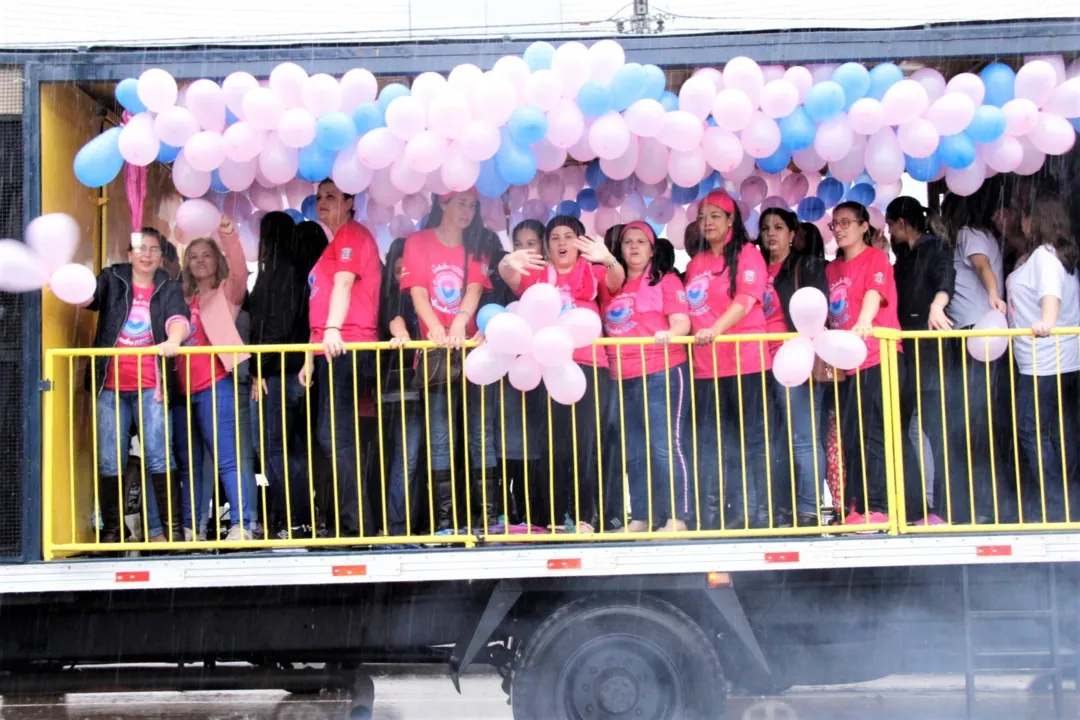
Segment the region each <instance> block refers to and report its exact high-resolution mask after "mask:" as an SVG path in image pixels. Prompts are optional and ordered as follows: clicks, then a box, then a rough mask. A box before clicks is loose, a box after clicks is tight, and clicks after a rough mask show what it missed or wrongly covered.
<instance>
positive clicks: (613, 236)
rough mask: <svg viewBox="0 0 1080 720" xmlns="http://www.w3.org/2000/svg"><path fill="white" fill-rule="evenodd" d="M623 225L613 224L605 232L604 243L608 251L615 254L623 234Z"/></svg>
mask: <svg viewBox="0 0 1080 720" xmlns="http://www.w3.org/2000/svg"><path fill="white" fill-rule="evenodd" d="M622 229H623V225H622V223H619V224H617V225H612V226H611V227H609V228H608V229H607V232H605V233H604V244H605V245H607V249H608V252H609V253H611V254H612V255H614V254H615V253H616V252H617V251H618V248H619V237H620V236H621V235H622Z"/></svg>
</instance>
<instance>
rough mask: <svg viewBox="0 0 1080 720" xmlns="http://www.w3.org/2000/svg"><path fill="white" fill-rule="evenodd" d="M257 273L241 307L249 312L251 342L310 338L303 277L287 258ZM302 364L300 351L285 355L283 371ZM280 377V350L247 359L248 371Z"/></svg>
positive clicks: (292, 370)
mask: <svg viewBox="0 0 1080 720" xmlns="http://www.w3.org/2000/svg"><path fill="white" fill-rule="evenodd" d="M261 272H265V273H266V274H265V275H264V276H263V277H260V278H259V280H258V281H257V283H256V285H255V289H254V290H253V291H252V292H251V293H248V298H247V301H246V302H245V304H244V309H245V310H247V311H248V313H249V314H250V315H251V340H250V343H249V344H251V345H306V344H307V343H308V342H309V341H310V338H311V330H310V327H309V325H308V297H309V292H310V291H309V290H308V285H307V278H306V277H303V276H301V275H300V272H301V271H300V269H299V268H296V267H295V266H293V264H292V263H291V262H290V261H286V260H281V261H279V262H278V263H277V264H276V265H275V266H273V267H271V268H268V269H265V270H263V271H261ZM303 365H304V353H302V352H290V353H286V354H285V373H286V374H287V375H296V374H297V373H299V372H300V368H301V367H303ZM260 371H261V373H262V375H261V376H262V377H264V378H267V377H280V376H281V353H276V352H268V353H263V356H262V360H261V361H257V360H256V358H255V357H252V359H251V370H250V372H251V374H252V375H259V373H260Z"/></svg>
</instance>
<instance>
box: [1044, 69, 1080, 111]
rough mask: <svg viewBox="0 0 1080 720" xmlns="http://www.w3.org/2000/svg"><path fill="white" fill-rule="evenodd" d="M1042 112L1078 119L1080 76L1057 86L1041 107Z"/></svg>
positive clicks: (1079, 109)
mask: <svg viewBox="0 0 1080 720" xmlns="http://www.w3.org/2000/svg"><path fill="white" fill-rule="evenodd" d="M1043 112H1048V113H1051V114H1054V115H1061V116H1062V117H1067V118H1077V117H1080V76H1077V77H1074V78H1071V79H1069V80H1066V81H1065V82H1063V83H1062V84H1061V85H1058V86H1057V87H1056V88H1055V89H1054V91H1053V92H1052V93H1050V98H1049V99H1048V100H1047V101H1046V104H1045V105H1043Z"/></svg>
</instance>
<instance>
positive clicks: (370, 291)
mask: <svg viewBox="0 0 1080 720" xmlns="http://www.w3.org/2000/svg"><path fill="white" fill-rule="evenodd" d="M339 272H349V273H352V274H353V275H355V276H356V279H355V280H354V281H353V286H352V291H351V292H350V294H349V309H348V311H347V312H346V313H345V320H344V321H342V323H341V327H340V328H339V331H340V332H341V339H342V340H344V341H345V342H374V341H376V340H378V339H379V331H378V325H379V287H380V285H381V284H382V262H381V261H380V260H379V247H378V246H377V245H376V244H375V240H374V238H372V237H371V233H369V232H368V231H367V228H365V227H364V226H363V225H361V224H360V223H358V222H353V221H349V222H347V223H345V224H344V225H342V226H341V228H340V229H338V231H337V233H336V234H335V235H334V240H333V242H331V243H330V244H329V245H327V246H326V249H325V250H323V252H322V255H320V256H319V261H318V262H317V263H315V267H313V268H312V269H311V274H310V275H308V285H309V286H310V288H311V298H310V300H309V305H308V319H309V322H310V324H311V342H313V343H321V342H322V341H323V335H324V333H325V332H326V320H327V318H328V317H329V316H330V296H331V294H332V293H333V291H334V275H336V274H337V273H339Z"/></svg>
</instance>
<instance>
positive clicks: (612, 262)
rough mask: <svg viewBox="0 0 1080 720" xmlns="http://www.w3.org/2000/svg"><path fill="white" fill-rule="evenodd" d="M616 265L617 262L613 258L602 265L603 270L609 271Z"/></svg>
mask: <svg viewBox="0 0 1080 720" xmlns="http://www.w3.org/2000/svg"><path fill="white" fill-rule="evenodd" d="M618 264H619V261H618V260H616V259H615V258H611V262H607V263H604V269H605V270H611V269H612V268H614V267H615V266H616V265H618Z"/></svg>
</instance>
